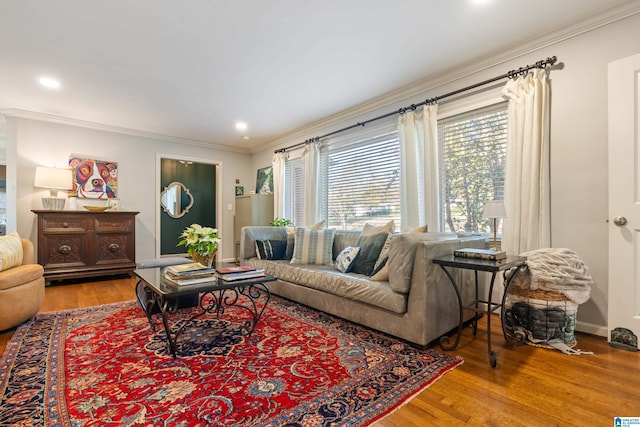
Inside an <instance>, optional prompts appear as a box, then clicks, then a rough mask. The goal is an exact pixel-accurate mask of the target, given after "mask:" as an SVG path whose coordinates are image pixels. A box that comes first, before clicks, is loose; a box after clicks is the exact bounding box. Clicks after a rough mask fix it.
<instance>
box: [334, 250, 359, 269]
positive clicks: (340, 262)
mask: <svg viewBox="0 0 640 427" xmlns="http://www.w3.org/2000/svg"><path fill="white" fill-rule="evenodd" d="M359 253H360V248H359V247H357V246H347V247H346V248H344V249H343V250H342V251H341V252H340V253H339V254H338V256H337V257H336V262H335V263H333V266H334V267H335V268H336V270H338V271H341V272H343V273H348V272H349V271H350V270H351V267H353V263H354V261H355V260H356V259H357V258H358V254H359Z"/></svg>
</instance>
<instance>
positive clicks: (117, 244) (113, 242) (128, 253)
mask: <svg viewBox="0 0 640 427" xmlns="http://www.w3.org/2000/svg"><path fill="white" fill-rule="evenodd" d="M134 244H135V243H134V242H133V235H132V234H131V233H125V234H115V233H96V234H95V244H94V250H95V255H94V256H95V260H96V265H105V264H114V263H122V262H131V263H133V262H135V260H134V259H133V258H134V251H133V245H134Z"/></svg>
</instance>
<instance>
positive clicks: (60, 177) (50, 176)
mask: <svg viewBox="0 0 640 427" xmlns="http://www.w3.org/2000/svg"><path fill="white" fill-rule="evenodd" d="M33 185H34V187H40V188H48V189H49V194H50V195H51V197H43V198H42V207H43V208H44V209H47V210H54V211H61V210H63V209H64V203H65V199H63V198H58V197H57V196H58V190H71V189H72V188H73V174H72V171H71V169H62V168H49V167H43V166H37V167H36V177H35V180H34V182H33Z"/></svg>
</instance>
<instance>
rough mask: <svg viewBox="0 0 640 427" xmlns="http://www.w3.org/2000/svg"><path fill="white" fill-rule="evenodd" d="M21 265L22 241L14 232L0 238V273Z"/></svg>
mask: <svg viewBox="0 0 640 427" xmlns="http://www.w3.org/2000/svg"><path fill="white" fill-rule="evenodd" d="M19 265H22V240H20V236H19V235H18V233H16V232H15V231H14V232H12V233H9V234H7V235H6V236H0V271H4V270H8V269H10V268H13V267H17V266H19Z"/></svg>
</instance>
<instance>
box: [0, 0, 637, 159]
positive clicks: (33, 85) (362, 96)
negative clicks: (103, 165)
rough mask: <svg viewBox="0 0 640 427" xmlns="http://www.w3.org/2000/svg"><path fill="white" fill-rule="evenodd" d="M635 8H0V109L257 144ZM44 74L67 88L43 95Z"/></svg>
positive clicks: (126, 2)
mask: <svg viewBox="0 0 640 427" xmlns="http://www.w3.org/2000/svg"><path fill="white" fill-rule="evenodd" d="M638 3H639V2H638V0H536V1H525V0H483V1H479V0H476V1H471V0H468V1H465V0H447V1H444V0H324V1H311V0H269V1H265V0H233V1H230V0H188V1H179V0H134V1H131V0H94V1H80V0H45V1H42V0H0V109H17V110H25V111H29V112H37V113H42V114H46V115H53V116H59V117H64V118H71V119H76V120H82V121H88V122H95V123H99V124H107V125H112V126H117V127H123V128H129V129H134V130H138V131H145V132H152V133H157V134H162V135H167V136H171V137H179V138H184V139H190V140H195V141H201V142H205V143H210V144H217V145H233V146H236V147H245V148H248V149H252V150H255V149H256V148H257V147H260V146H263V145H264V144H267V143H269V142H271V141H273V140H275V139H277V138H279V137H282V136H283V135H285V134H287V133H290V132H292V131H294V130H295V129H299V128H301V127H303V126H305V125H309V124H310V123H312V122H314V121H317V120H320V119H322V118H323V117H326V116H329V115H332V114H335V113H337V112H339V111H342V110H345V109H348V108H350V107H353V106H355V105H357V104H360V103H363V102H365V101H367V100H370V99H372V98H375V97H378V96H380V95H382V94H385V93H389V92H392V91H396V90H399V89H401V88H403V87H406V86H407V85H410V84H415V83H418V82H421V81H426V80H428V79H433V78H436V77H438V76H441V75H442V74H443V73H446V72H451V71H453V70H455V69H456V68H458V67H462V66H465V65H468V64H470V63H473V62H478V61H481V60H483V58H487V57H499V56H500V55H501V54H502V53H503V52H506V51H509V50H513V49H514V48H516V47H518V46H522V45H525V44H528V43H530V42H531V41H532V40H533V39H537V38H539V37H540V36H541V35H547V36H548V35H549V34H550V33H556V32H562V31H563V30H565V29H567V28H569V27H570V26H572V25H574V24H576V23H585V22H591V23H593V21H594V20H595V21H597V20H598V19H608V17H609V16H611V15H612V14H614V12H615V13H618V11H619V10H621V9H629V8H630V7H637V5H638ZM614 8H617V9H615V10H613V9H614ZM41 75H49V76H53V77H56V78H57V79H59V80H60V81H61V83H62V87H61V89H59V90H56V91H51V90H46V89H43V88H41V87H40V86H39V85H38V83H37V81H36V79H37V77H39V76H41ZM238 120H243V121H246V122H247V123H248V124H249V129H248V130H247V131H246V132H244V133H243V134H247V135H249V136H250V137H251V139H250V140H249V141H245V140H243V139H241V136H242V134H241V133H240V132H239V131H237V130H236V129H235V128H234V124H235V122H236V121H238Z"/></svg>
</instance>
